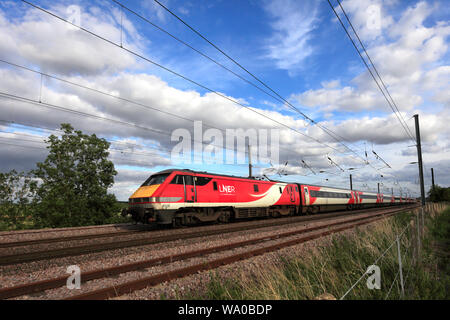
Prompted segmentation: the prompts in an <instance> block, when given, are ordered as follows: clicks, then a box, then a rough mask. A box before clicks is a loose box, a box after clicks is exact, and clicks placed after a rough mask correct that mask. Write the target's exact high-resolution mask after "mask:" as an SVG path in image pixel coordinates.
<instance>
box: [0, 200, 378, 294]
mask: <svg viewBox="0 0 450 320" xmlns="http://www.w3.org/2000/svg"><path fill="white" fill-rule="evenodd" d="M384 209H386V208H384ZM366 212H367V210H366ZM355 216H356V215H355V214H352V215H347V217H341V218H340V219H339V218H333V217H330V218H329V219H326V220H323V219H321V220H318V221H316V220H313V221H299V222H297V223H292V224H289V225H288V226H286V225H278V226H271V227H265V228H261V229H256V230H253V231H249V230H246V231H239V232H233V233H226V234H220V235H212V236H207V237H199V238H192V239H184V240H176V241H171V242H167V243H158V244H152V245H146V246H141V247H134V248H124V249H116V250H111V251H105V252H99V253H95V254H87V255H83V256H78V257H66V258H58V259H52V260H46V261H36V262H31V263H22V264H16V265H11V266H2V267H0V284H1V287H11V286H14V285H19V284H23V283H29V282H34V281H38V280H43V279H48V278H53V277H56V276H64V277H68V274H66V268H67V266H69V265H73V264H76V265H78V266H79V267H80V268H81V271H82V275H83V272H86V271H88V270H95V269H99V268H100V267H102V268H106V267H112V266H117V265H122V264H126V263H131V262H137V261H142V260H144V259H149V258H156V257H162V256H167V255H175V254H178V253H181V252H186V251H192V250H196V249H202V248H208V247H213V246H218V245H224V244H227V243H235V242H238V241H243V240H248V239H251V238H258V237H261V236H269V235H273V234H278V233H280V232H281V231H282V232H287V231H290V230H295V229H299V228H304V227H312V226H319V225H326V224H327V223H328V222H329V221H337V220H342V221H344V220H349V219H353V218H354V217H355ZM209 227H211V226H209ZM219 227H226V226H219ZM200 228H208V227H200ZM170 231H172V232H175V233H177V232H180V233H181V232H186V231H185V230H182V229H181V230H180V229H177V230H170ZM160 232H162V233H164V232H167V230H163V231H160ZM295 237H298V236H293V237H289V238H295ZM289 238H283V239H280V240H274V241H275V242H274V241H271V242H270V243H271V244H273V243H276V241H286V239H289ZM260 246H264V243H258V244H255V245H251V246H247V247H245V248H237V249H233V250H228V251H223V252H218V253H213V254H210V255H208V256H202V257H194V258H191V259H189V260H183V261H179V262H174V263H172V264H170V265H161V266H154V267H150V268H146V269H142V270H138V271H133V272H127V273H123V274H120V275H117V276H114V277H112V278H103V279H97V280H92V281H89V282H87V283H83V284H82V289H81V291H80V290H72V291H71V290H68V289H67V288H66V287H62V288H58V289H51V290H47V291H45V292H41V293H36V294H31V295H29V296H21V297H18V298H19V299H61V298H63V297H67V296H69V295H71V294H74V293H75V294H80V293H82V292H86V291H91V290H95V289H98V288H101V287H105V286H111V285H112V284H114V285H118V284H120V283H123V282H128V281H130V280H133V279H139V278H141V277H142V276H143V275H145V276H149V275H152V274H156V273H160V272H163V271H164V272H167V271H169V270H173V269H176V268H180V267H186V266H190V265H195V264H198V263H202V262H204V261H206V260H211V259H216V258H218V257H224V256H226V255H233V254H236V253H238V252H244V251H248V250H250V248H258V247H260ZM298 246H303V244H302V245H298ZM283 250H288V251H289V248H286V249H283ZM256 258H261V257H256ZM252 259H253V258H252ZM246 261H247V260H246ZM219 269H220V268H219ZM203 273H205V272H203ZM206 274H209V273H208V272H206ZM177 281H178V280H177ZM157 287H158V288H160V287H161V288H164V287H165V286H164V285H159V286H157ZM182 287H183V288H184V287H185V286H182ZM189 287H190V286H187V287H186V288H189ZM147 289H148V290H150V291H151V292H153V291H152V290H151V289H149V288H147ZM147 289H144V290H140V291H143V292H147V291H148V290H147ZM172 289H173V288H172ZM172 289H170V290H169V291H167V290H165V289H164V290H163V292H162V293H164V295H169V296H170V294H171V292H172V291H171V290H172ZM146 290H147V291H146ZM140 291H138V292H136V293H133V294H130V295H128V296H129V297H130V298H132V297H134V298H139V297H140V296H139V292H140ZM155 292H160V291H155ZM146 297H147V298H149V297H150V298H152V297H153V298H159V293H158V294H153V293H152V294H150V295H147V296H146Z"/></svg>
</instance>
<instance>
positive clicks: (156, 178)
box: [142, 173, 170, 187]
mask: <svg viewBox="0 0 450 320" xmlns="http://www.w3.org/2000/svg"><path fill="white" fill-rule="evenodd" d="M169 174H170V173H167V174H157V175H153V176H150V178H148V179H147V180H146V181H145V182H144V183H143V184H142V187H143V186H151V185H153V184H161V183H163V182H164V180H166V178H167V177H168V176H169Z"/></svg>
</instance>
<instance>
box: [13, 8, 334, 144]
mask: <svg viewBox="0 0 450 320" xmlns="http://www.w3.org/2000/svg"><path fill="white" fill-rule="evenodd" d="M21 1H22V2H24V3H26V4H28V5H30V6H32V7H34V8H36V9H38V10H40V11H42V12H44V13H46V14H49V15H51V16H53V17H55V18H57V19H59V20H61V21H63V22H66V23H68V24H70V25H72V26H74V27H76V28H78V29H80V30H82V31H84V32H87V33H89V34H90V35H92V36H94V37H97V38H99V39H101V40H103V41H105V42H108V43H110V44H111V45H113V46H116V47H118V48H121V49H123V50H124V51H126V52H128V53H130V54H132V55H135V56H136V57H139V58H141V59H143V60H145V61H147V62H149V63H151V64H153V65H155V66H157V67H160V68H161V69H163V70H165V71H167V72H169V73H172V74H173V75H176V76H178V77H180V78H182V79H184V80H186V81H188V82H190V83H192V84H194V85H196V86H199V87H200V88H203V89H204V90H207V91H209V92H211V93H214V94H216V95H218V96H220V97H222V98H224V99H226V100H228V101H230V102H232V103H234V104H237V105H239V106H241V107H244V108H245V109H247V110H250V111H252V112H254V113H256V114H258V115H260V116H262V117H264V118H266V119H268V120H270V121H272V122H275V123H277V124H279V125H281V126H282V127H285V128H287V129H290V130H292V131H294V132H296V133H298V134H300V135H302V136H304V137H307V138H309V139H311V140H313V141H315V142H317V143H319V144H322V145H323V146H325V147H328V148H330V149H332V150H334V151H336V152H338V153H342V152H341V151H340V150H338V149H337V148H335V147H333V146H330V145H328V144H326V143H324V142H322V141H320V140H318V139H316V138H314V137H311V136H309V135H307V134H305V133H303V132H301V131H299V130H297V129H295V128H292V127H290V126H288V125H286V124H284V123H282V122H280V121H278V120H275V119H273V118H271V117H269V116H267V115H265V114H263V113H261V112H259V111H257V110H255V108H253V107H251V106H248V105H245V104H243V103H240V102H239V101H236V100H234V99H232V98H230V97H227V96H225V95H223V94H221V93H219V92H217V91H215V90H213V89H210V88H208V87H206V86H205V85H202V84H200V83H199V82H196V81H194V80H192V79H190V78H188V77H186V76H184V75H182V74H180V73H178V72H175V71H173V70H171V69H170V68H168V67H165V66H163V65H161V64H159V63H157V62H155V61H153V60H151V59H149V58H147V57H145V56H143V55H141V54H139V53H137V52H135V51H133V50H130V49H128V48H125V47H123V46H122V47H121V46H120V45H118V44H117V43H115V42H113V41H111V40H108V39H106V38H105V37H102V36H100V35H98V34H96V33H94V32H92V31H90V30H87V29H85V28H83V27H81V26H78V25H76V24H74V23H72V22H70V21H68V20H66V19H64V18H62V17H60V16H58V15H56V14H54V13H52V12H50V11H48V10H45V9H43V8H41V7H39V6H37V5H35V4H33V3H30V2H29V1H26V0H21Z"/></svg>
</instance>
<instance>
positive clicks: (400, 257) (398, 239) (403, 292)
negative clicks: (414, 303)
mask: <svg viewBox="0 0 450 320" xmlns="http://www.w3.org/2000/svg"><path fill="white" fill-rule="evenodd" d="M397 256H398V268H399V270H400V285H401V287H402V298H404V297H405V288H404V285H403V271H402V256H401V252H400V238H399V236H397Z"/></svg>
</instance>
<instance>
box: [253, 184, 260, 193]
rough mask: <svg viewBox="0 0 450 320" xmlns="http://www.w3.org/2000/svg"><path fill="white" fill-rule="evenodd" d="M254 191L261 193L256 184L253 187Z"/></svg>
mask: <svg viewBox="0 0 450 320" xmlns="http://www.w3.org/2000/svg"><path fill="white" fill-rule="evenodd" d="M253 190H254V191H255V192H259V188H258V185H257V184H254V185H253Z"/></svg>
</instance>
